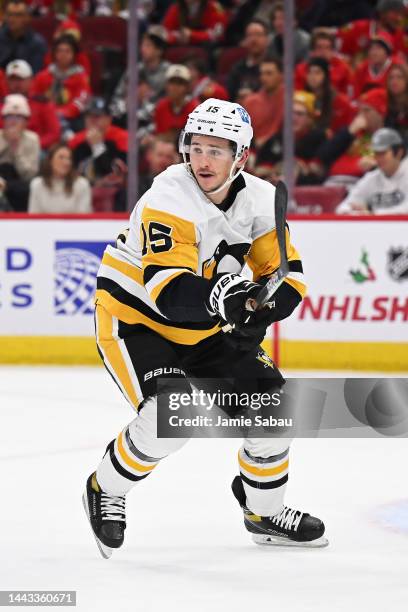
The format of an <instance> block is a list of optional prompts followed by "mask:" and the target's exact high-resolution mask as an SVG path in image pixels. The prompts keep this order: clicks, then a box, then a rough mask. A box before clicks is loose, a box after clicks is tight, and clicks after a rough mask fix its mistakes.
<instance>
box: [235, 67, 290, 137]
mask: <svg viewBox="0 0 408 612" xmlns="http://www.w3.org/2000/svg"><path fill="white" fill-rule="evenodd" d="M259 78H260V82H261V88H260V90H259V91H257V92H256V93H253V94H250V95H249V96H247V97H246V98H245V100H244V107H245V108H246V110H247V111H248V113H249V114H250V116H251V122H252V127H253V130H254V140H253V144H254V145H255V148H256V149H259V147H261V146H262V145H263V144H264V143H265V142H266V141H267V140H269V139H270V138H271V137H272V136H273V135H274V134H276V133H277V132H279V131H280V129H281V127H282V121H283V109H284V89H283V75H282V63H281V61H280V60H279V59H277V58H274V57H269V56H267V57H265V58H264V59H263V60H262V62H261V65H260V68H259Z"/></svg>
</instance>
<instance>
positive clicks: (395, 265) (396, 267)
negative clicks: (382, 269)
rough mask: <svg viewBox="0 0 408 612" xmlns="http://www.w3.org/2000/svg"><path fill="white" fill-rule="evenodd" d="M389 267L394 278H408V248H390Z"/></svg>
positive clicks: (400, 279) (399, 279)
mask: <svg viewBox="0 0 408 612" xmlns="http://www.w3.org/2000/svg"><path fill="white" fill-rule="evenodd" d="M387 269H388V273H389V275H390V276H391V278H392V279H393V280H395V281H403V280H408V248H405V249H404V248H402V247H399V248H397V249H394V248H392V249H390V250H389V251H388V263H387Z"/></svg>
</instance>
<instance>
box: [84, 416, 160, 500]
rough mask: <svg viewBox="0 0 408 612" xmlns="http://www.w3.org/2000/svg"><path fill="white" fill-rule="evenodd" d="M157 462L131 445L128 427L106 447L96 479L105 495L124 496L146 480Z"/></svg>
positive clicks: (157, 460)
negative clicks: (141, 481) (139, 482)
mask: <svg viewBox="0 0 408 612" xmlns="http://www.w3.org/2000/svg"><path fill="white" fill-rule="evenodd" d="M158 462H159V459H158V458H154V457H147V456H146V455H144V454H143V453H142V452H141V451H139V450H138V449H137V448H136V447H135V445H134V444H133V442H132V440H131V438H130V434H129V427H126V428H125V429H124V430H123V431H121V432H120V434H119V436H118V437H117V438H116V440H112V442H111V443H110V444H109V445H108V448H107V452H106V454H105V456H104V457H103V459H102V461H101V463H100V464H99V466H98V469H97V470H96V479H97V481H98V483H99V485H100V487H101V488H102V490H103V491H105V493H108V494H110V495H124V494H125V493H127V492H128V491H130V489H131V488H132V487H134V485H135V484H136V483H137V482H138V481H140V480H143V479H144V478H146V476H148V475H149V474H150V472H151V471H152V470H153V469H154V468H155V467H156V465H157V463H158Z"/></svg>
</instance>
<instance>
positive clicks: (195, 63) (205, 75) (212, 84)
mask: <svg viewBox="0 0 408 612" xmlns="http://www.w3.org/2000/svg"><path fill="white" fill-rule="evenodd" d="M184 64H185V66H187V68H188V69H189V70H190V74H191V95H192V97H193V98H196V99H197V100H198V101H199V102H204V100H208V98H218V100H228V92H227V90H226V89H225V87H223V86H222V85H221V84H220V83H217V81H214V79H213V78H212V77H211V76H210V75H209V68H208V65H207V63H206V62H205V61H204V60H203V59H202V58H200V57H196V56H190V57H188V58H186V59H185V60H184Z"/></svg>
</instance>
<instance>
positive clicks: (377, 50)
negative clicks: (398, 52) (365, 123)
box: [354, 32, 393, 98]
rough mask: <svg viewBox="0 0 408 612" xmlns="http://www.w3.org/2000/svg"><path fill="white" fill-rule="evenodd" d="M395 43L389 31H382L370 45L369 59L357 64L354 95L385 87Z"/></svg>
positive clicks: (357, 95)
mask: <svg viewBox="0 0 408 612" xmlns="http://www.w3.org/2000/svg"><path fill="white" fill-rule="evenodd" d="M392 52H393V43H392V38H391V36H390V35H389V34H387V32H380V33H379V34H376V36H375V38H372V39H371V40H370V42H369V45H368V55H367V59H366V60H364V61H363V62H362V63H361V64H359V66H357V68H356V71H355V74H354V95H355V97H356V98H358V97H359V96H360V95H361V94H362V93H364V92H365V91H368V90H369V89H374V88H376V87H385V85H386V82H387V76H388V73H389V71H390V68H391V66H392V63H393V59H392Z"/></svg>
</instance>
